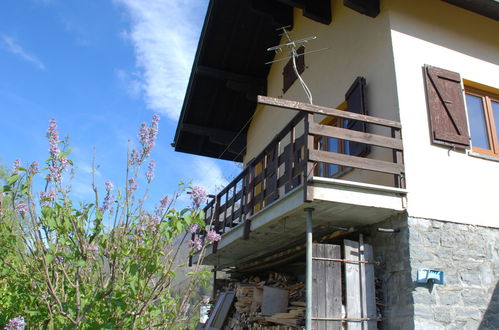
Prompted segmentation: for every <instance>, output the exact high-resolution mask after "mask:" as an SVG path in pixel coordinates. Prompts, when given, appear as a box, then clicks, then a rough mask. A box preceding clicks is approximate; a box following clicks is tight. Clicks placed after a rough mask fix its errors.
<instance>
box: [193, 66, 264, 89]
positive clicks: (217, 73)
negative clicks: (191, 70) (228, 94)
mask: <svg viewBox="0 0 499 330" xmlns="http://www.w3.org/2000/svg"><path fill="white" fill-rule="evenodd" d="M195 70H196V74H199V75H203V76H209V77H212V78H216V79H221V80H228V81H234V82H238V83H244V84H249V85H252V86H256V87H262V86H265V84H266V81H265V79H263V78H258V77H253V76H249V75H244V74H239V73H234V72H230V71H226V70H221V69H216V68H211V67H208V66H203V65H198V66H197V67H196V69H195Z"/></svg>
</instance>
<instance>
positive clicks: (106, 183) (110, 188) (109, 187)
mask: <svg viewBox="0 0 499 330" xmlns="http://www.w3.org/2000/svg"><path fill="white" fill-rule="evenodd" d="M104 184H105V185H106V191H107V192H110V191H111V190H113V189H114V185H113V183H112V182H111V181H106V182H104Z"/></svg>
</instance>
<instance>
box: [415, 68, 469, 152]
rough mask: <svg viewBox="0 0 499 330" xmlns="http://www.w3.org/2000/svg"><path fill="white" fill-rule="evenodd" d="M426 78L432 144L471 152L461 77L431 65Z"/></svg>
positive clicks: (426, 71)
mask: <svg viewBox="0 0 499 330" xmlns="http://www.w3.org/2000/svg"><path fill="white" fill-rule="evenodd" d="M424 74H425V82H426V97H427V102H428V112H429V116H430V128H431V139H432V142H433V143H437V144H444V145H450V146H456V147H460V148H469V146H470V137H469V134H468V125H467V121H466V109H465V107H464V97H463V91H462V89H461V77H460V76H459V74H458V73H456V72H452V71H448V70H444V69H440V68H436V67H433V66H429V65H425V67H424Z"/></svg>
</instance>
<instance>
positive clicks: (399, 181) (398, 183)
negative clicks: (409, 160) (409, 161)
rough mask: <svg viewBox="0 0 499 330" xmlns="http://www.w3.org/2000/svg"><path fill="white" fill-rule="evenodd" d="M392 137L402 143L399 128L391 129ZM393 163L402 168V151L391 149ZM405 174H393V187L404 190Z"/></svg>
mask: <svg viewBox="0 0 499 330" xmlns="http://www.w3.org/2000/svg"><path fill="white" fill-rule="evenodd" d="M392 137H393V138H395V139H398V140H400V141H402V132H401V129H400V128H395V127H392ZM392 152H393V162H394V163H396V164H399V165H401V166H403V164H404V159H403V154H402V150H397V149H393V151H392ZM404 176H405V173H404V172H402V173H400V174H395V187H397V188H405V177H404Z"/></svg>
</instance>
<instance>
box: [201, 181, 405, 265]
mask: <svg viewBox="0 0 499 330" xmlns="http://www.w3.org/2000/svg"><path fill="white" fill-rule="evenodd" d="M310 186H311V187H312V189H313V196H314V200H313V202H308V203H306V202H304V201H303V200H304V198H303V196H304V192H303V187H302V186H299V187H297V188H296V189H295V190H294V191H291V192H289V193H288V194H287V195H286V196H284V197H282V198H281V199H279V200H277V201H275V202H273V203H272V204H271V205H269V206H267V207H266V208H265V209H263V210H262V211H260V212H258V213H255V214H254V215H253V216H252V217H251V232H250V238H249V239H247V240H244V239H243V230H244V224H240V225H238V226H236V227H234V228H233V229H232V230H230V231H229V232H227V233H225V234H224V235H223V236H222V240H221V241H220V242H219V243H218V250H217V252H216V253H213V249H212V247H211V246H210V247H208V249H207V252H206V255H205V257H204V260H203V263H204V264H207V265H214V266H217V268H218V269H224V268H228V267H231V266H237V265H239V264H242V263H244V262H248V261H251V260H253V259H257V258H259V257H261V256H263V255H266V254H269V253H270V252H273V251H277V250H280V249H282V248H285V247H289V246H292V245H296V244H302V243H304V242H305V229H306V215H307V213H306V212H305V209H306V208H313V209H314V211H313V225H314V239H317V238H320V237H322V236H323V235H326V234H329V233H331V232H333V231H335V230H337V227H347V228H350V227H357V226H363V225H370V224H375V223H378V222H380V221H383V220H385V219H387V218H389V217H390V216H393V215H396V214H399V213H402V212H405V205H406V197H405V196H406V190H404V189H399V188H391V187H385V186H378V185H372V184H363V183H357V182H350V181H344V180H337V179H326V178H319V177H314V178H313V180H312V182H311V183H310Z"/></svg>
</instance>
